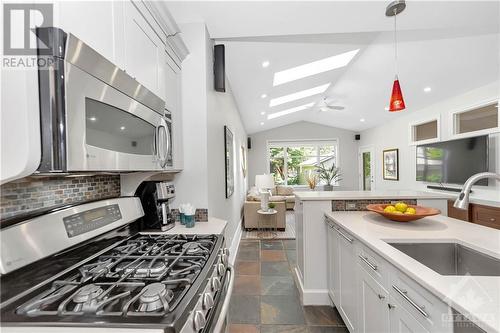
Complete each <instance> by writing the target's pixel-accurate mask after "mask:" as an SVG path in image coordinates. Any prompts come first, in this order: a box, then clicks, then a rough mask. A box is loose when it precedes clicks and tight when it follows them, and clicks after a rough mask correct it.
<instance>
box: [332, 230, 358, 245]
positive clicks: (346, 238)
mask: <svg viewBox="0 0 500 333" xmlns="http://www.w3.org/2000/svg"><path fill="white" fill-rule="evenodd" d="M335 230H337V232H338V233H339V235H340V236H342V237H343V238H344V239H345V240H346V241H348V242H349V243H352V242H354V239H352V238H349V236H347V235H346V234H344V233H343V232H342V231H340V229H335Z"/></svg>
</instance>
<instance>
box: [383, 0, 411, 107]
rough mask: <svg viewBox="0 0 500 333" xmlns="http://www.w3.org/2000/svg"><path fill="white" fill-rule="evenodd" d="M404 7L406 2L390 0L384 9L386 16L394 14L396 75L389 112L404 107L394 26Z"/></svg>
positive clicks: (395, 27)
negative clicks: (391, 0)
mask: <svg viewBox="0 0 500 333" xmlns="http://www.w3.org/2000/svg"><path fill="white" fill-rule="evenodd" d="M405 8H406V3H405V1H404V0H396V1H393V2H391V3H390V4H389V6H387V8H386V10H385V15H386V16H389V17H390V16H394V64H395V72H396V77H395V78H394V83H393V84H392V93H391V101H390V103H389V111H390V112H396V111H402V110H404V109H405V108H406V106H405V101H404V99H403V92H402V91H401V86H400V84H399V78H398V40H397V26H396V16H397V15H398V14H399V13H401V12H402V11H403V10H404V9H405Z"/></svg>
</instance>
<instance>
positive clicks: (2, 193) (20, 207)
mask: <svg viewBox="0 0 500 333" xmlns="http://www.w3.org/2000/svg"><path fill="white" fill-rule="evenodd" d="M118 196H120V176H119V175H96V176H82V177H47V178H38V177H27V178H23V179H20V180H16V181H13V182H10V183H7V184H4V185H2V186H0V219H5V218H9V217H13V216H17V215H20V214H24V213H28V212H30V211H34V210H38V209H42V208H50V207H55V206H61V205H65V204H70V203H76V202H85V201H90V200H98V199H105V198H112V197H118Z"/></svg>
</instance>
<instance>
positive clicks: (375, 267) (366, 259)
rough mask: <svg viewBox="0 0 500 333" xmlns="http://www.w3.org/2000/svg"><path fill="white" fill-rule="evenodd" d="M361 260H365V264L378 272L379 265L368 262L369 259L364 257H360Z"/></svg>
mask: <svg viewBox="0 0 500 333" xmlns="http://www.w3.org/2000/svg"><path fill="white" fill-rule="evenodd" d="M359 258H360V259H361V260H363V261H364V262H365V263H366V264H367V265H368V266H370V268H371V269H373V270H374V271H376V270H377V265H374V264H372V263H371V262H370V260H368V258H367V257H363V256H362V255H359Z"/></svg>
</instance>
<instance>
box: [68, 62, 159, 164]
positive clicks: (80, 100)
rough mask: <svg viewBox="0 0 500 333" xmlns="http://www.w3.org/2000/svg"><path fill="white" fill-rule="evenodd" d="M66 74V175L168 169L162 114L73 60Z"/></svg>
mask: <svg viewBox="0 0 500 333" xmlns="http://www.w3.org/2000/svg"><path fill="white" fill-rule="evenodd" d="M65 73H66V80H65V82H66V86H65V90H66V129H67V131H66V148H67V170H68V171H147V170H160V169H163V168H165V167H166V166H167V163H166V159H167V158H166V156H167V155H168V153H166V152H165V146H168V139H167V138H166V137H168V135H166V134H168V133H166V131H165V130H164V128H166V120H165V118H164V117H163V115H161V114H159V113H158V112H155V111H154V110H152V109H150V108H148V107H147V106H145V105H143V104H141V103H139V102H138V101H136V100H134V99H132V98H131V97H129V96H127V95H125V94H124V93H122V92H120V91H119V90H117V89H115V88H113V87H112V86H110V85H108V84H106V83H104V82H103V81H101V80H99V79H97V78H95V77H94V76H92V75H90V74H88V73H86V72H84V71H82V70H81V69H80V68H78V67H76V66H74V65H72V64H71V63H69V62H66V63H65Z"/></svg>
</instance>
